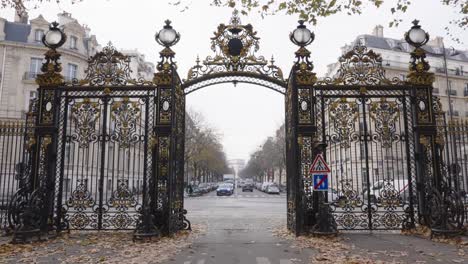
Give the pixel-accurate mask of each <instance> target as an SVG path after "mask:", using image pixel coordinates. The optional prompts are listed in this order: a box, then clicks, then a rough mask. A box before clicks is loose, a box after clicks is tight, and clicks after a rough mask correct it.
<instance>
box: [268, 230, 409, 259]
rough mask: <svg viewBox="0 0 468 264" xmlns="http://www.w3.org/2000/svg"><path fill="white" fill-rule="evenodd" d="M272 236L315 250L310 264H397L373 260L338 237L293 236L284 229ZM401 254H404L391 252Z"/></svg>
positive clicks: (274, 231)
mask: <svg viewBox="0 0 468 264" xmlns="http://www.w3.org/2000/svg"><path fill="white" fill-rule="evenodd" d="M273 234H274V235H275V236H278V237H280V238H283V239H287V240H293V241H294V243H293V246H295V247H298V248H301V249H304V248H310V249H312V250H316V251H317V252H318V253H317V254H315V255H314V256H313V257H312V259H311V262H310V263H323V264H338V263H340V264H370V263H398V262H385V261H380V260H375V259H374V258H373V256H372V254H369V253H366V252H363V251H359V250H357V249H356V248H355V247H354V246H352V245H348V244H345V243H343V240H342V239H341V238H339V237H336V236H334V237H314V236H300V237H296V236H294V235H293V234H292V233H291V232H290V231H289V230H288V229H287V228H286V227H281V228H277V229H275V230H273ZM391 253H392V254H394V255H396V254H402V255H404V254H405V252H391Z"/></svg>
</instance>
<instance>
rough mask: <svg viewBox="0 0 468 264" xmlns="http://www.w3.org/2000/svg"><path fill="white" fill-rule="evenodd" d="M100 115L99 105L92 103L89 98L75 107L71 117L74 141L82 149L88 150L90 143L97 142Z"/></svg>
mask: <svg viewBox="0 0 468 264" xmlns="http://www.w3.org/2000/svg"><path fill="white" fill-rule="evenodd" d="M100 115H101V112H100V109H99V103H97V102H91V100H90V99H89V98H85V99H83V101H82V102H79V103H76V104H75V105H73V107H72V113H71V117H72V120H73V121H74V123H75V132H74V133H73V134H72V139H73V140H74V141H77V142H78V145H79V147H80V148H88V147H89V143H90V142H93V141H95V140H97V138H98V136H97V134H96V122H97V120H98V119H99V116H100Z"/></svg>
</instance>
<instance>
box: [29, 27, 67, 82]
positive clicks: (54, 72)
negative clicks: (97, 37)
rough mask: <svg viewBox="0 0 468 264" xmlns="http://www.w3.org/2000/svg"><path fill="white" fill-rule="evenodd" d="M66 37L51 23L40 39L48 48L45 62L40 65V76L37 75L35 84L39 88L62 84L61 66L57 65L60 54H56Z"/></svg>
mask: <svg viewBox="0 0 468 264" xmlns="http://www.w3.org/2000/svg"><path fill="white" fill-rule="evenodd" d="M66 40H67V36H66V35H65V33H64V32H63V31H62V30H61V29H60V28H59V24H58V23H57V22H53V23H51V24H50V26H49V31H47V33H46V34H44V36H43V37H42V43H43V44H44V45H45V46H46V47H48V48H49V50H48V51H47V52H46V53H45V62H44V63H43V64H42V67H41V71H42V72H43V73H42V74H38V75H37V78H36V83H37V84H39V85H40V86H54V85H60V84H62V83H63V81H64V79H63V76H62V75H61V74H60V72H61V71H62V65H61V64H60V63H59V60H60V56H61V54H60V53H59V52H57V49H58V48H60V47H61V46H62V45H63V44H64V43H65V41H66Z"/></svg>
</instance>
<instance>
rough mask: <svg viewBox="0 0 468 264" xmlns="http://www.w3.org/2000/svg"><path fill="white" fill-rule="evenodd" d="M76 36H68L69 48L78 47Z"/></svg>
mask: <svg viewBox="0 0 468 264" xmlns="http://www.w3.org/2000/svg"><path fill="white" fill-rule="evenodd" d="M77 43H78V38H77V37H73V36H72V37H70V49H78V47H77Z"/></svg>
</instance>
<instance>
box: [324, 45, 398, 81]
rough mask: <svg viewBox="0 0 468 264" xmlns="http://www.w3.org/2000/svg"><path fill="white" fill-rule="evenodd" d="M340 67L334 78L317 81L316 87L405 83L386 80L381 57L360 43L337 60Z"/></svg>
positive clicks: (396, 79) (393, 79) (395, 79)
mask: <svg viewBox="0 0 468 264" xmlns="http://www.w3.org/2000/svg"><path fill="white" fill-rule="evenodd" d="M338 63H339V64H340V67H339V69H338V71H337V72H336V75H335V76H334V77H329V78H325V79H323V80H321V81H318V82H317V83H316V85H322V86H323V85H371V86H372V85H403V84H404V83H405V82H404V81H403V80H400V79H399V78H397V77H395V78H392V79H388V78H387V77H386V76H385V69H384V68H383V67H382V57H381V56H380V54H378V53H375V52H374V51H373V50H368V49H367V47H366V46H365V45H363V44H362V43H360V42H359V43H357V44H356V45H355V46H354V47H353V49H351V50H350V51H348V52H347V53H345V54H344V55H342V56H341V57H340V58H339V59H338Z"/></svg>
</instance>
